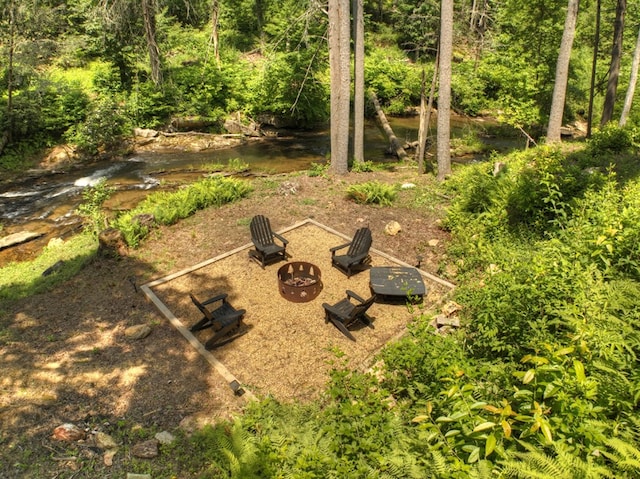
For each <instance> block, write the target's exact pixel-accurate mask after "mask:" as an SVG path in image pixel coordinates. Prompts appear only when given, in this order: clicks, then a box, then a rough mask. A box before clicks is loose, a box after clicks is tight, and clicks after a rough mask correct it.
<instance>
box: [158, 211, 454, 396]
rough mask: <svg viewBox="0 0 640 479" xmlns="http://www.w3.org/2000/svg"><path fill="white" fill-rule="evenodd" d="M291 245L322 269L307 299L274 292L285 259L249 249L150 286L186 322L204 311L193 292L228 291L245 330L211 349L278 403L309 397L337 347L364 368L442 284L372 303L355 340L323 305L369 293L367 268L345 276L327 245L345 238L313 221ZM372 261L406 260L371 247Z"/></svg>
mask: <svg viewBox="0 0 640 479" xmlns="http://www.w3.org/2000/svg"><path fill="white" fill-rule="evenodd" d="M282 234H283V235H284V236H285V237H286V238H287V240H288V241H289V245H288V247H287V253H288V254H289V255H290V258H289V261H305V262H309V263H312V264H314V265H315V266H317V267H318V269H319V270H320V272H321V279H322V284H323V288H322V291H321V292H320V294H319V295H318V296H317V297H316V298H315V299H313V300H311V301H308V302H301V303H297V302H292V301H289V300H287V299H285V298H283V297H282V295H281V294H280V293H279V288H278V278H277V272H278V270H279V268H280V267H282V266H283V265H284V264H285V263H283V262H279V263H275V264H271V265H268V266H266V267H265V268H264V269H263V268H261V266H260V264H258V263H257V262H256V261H254V260H251V259H250V257H249V254H248V251H249V250H250V247H249V246H247V247H245V248H242V249H241V250H240V251H236V252H235V253H234V254H231V255H229V256H224V255H222V257H221V258H220V259H219V260H217V261H213V262H211V263H207V262H205V264H204V266H201V267H197V268H195V269H193V270H191V268H189V269H187V270H185V272H184V274H182V275H179V276H176V274H174V275H172V276H170V277H169V278H167V280H166V281H165V280H157V281H155V282H154V283H155V286H153V287H152V288H150V290H151V291H152V294H155V295H156V296H157V297H158V298H159V299H160V300H161V301H162V303H163V304H164V305H165V306H166V307H167V308H168V310H169V311H170V312H171V313H172V314H173V315H174V316H175V317H176V318H177V319H178V320H179V321H180V322H181V323H182V324H183V325H184V326H186V327H189V326H191V325H193V324H195V323H196V322H197V321H199V320H200V318H201V317H202V316H201V314H200V312H199V311H198V310H197V309H196V307H195V306H194V305H193V304H192V303H191V301H190V298H189V296H188V294H189V293H190V292H191V293H193V294H194V295H195V296H196V297H198V298H200V299H206V298H209V297H213V296H215V295H217V294H219V293H227V294H228V295H229V296H228V300H229V301H230V303H231V304H232V305H233V306H234V307H236V308H238V309H239V308H242V309H246V311H247V313H246V314H245V319H244V323H245V327H246V328H247V329H248V332H247V333H246V334H244V335H242V336H240V337H238V338H236V339H235V340H234V341H232V342H230V343H228V344H225V345H223V346H221V347H218V348H215V349H214V350H213V355H214V356H215V358H216V359H217V360H218V361H220V362H221V363H222V364H223V365H224V367H225V368H226V369H227V370H228V371H229V372H230V373H231V374H232V375H233V376H235V377H236V378H237V380H238V381H239V382H240V383H241V384H243V385H245V386H246V387H248V389H249V390H251V391H253V392H255V393H256V394H258V395H260V396H266V395H270V396H273V397H275V398H276V399H278V400H280V401H300V400H308V399H311V398H314V397H316V396H317V394H318V393H319V392H320V391H321V390H322V387H323V385H324V384H325V383H326V381H327V379H328V377H329V376H328V375H329V371H330V370H331V367H332V364H334V363H337V362H338V361H337V356H336V353H335V351H337V350H340V351H341V352H342V353H344V357H343V358H342V359H341V360H340V361H339V362H340V363H341V364H344V365H345V366H348V367H350V368H363V367H367V366H368V365H369V363H370V359H371V357H372V356H373V355H374V354H375V353H376V352H377V351H378V350H379V349H380V348H381V347H382V346H383V345H384V344H385V343H387V342H388V341H389V340H390V339H392V338H394V337H397V336H399V335H400V334H402V333H403V332H404V331H405V329H406V326H407V324H408V323H409V322H410V321H411V320H412V318H413V317H414V316H415V315H417V314H420V312H421V311H422V310H423V309H432V308H434V307H435V305H436V304H437V303H438V302H440V301H441V299H442V296H443V294H444V293H446V291H447V289H448V288H447V287H446V286H443V285H442V284H439V283H437V282H435V281H433V280H431V279H430V278H428V277H425V279H424V281H425V284H426V286H427V291H428V294H427V295H426V297H425V298H424V301H423V304H422V305H420V306H419V307H415V308H408V307H407V305H406V304H402V303H400V304H397V303H396V304H385V303H381V302H376V303H375V304H374V305H373V306H372V307H371V308H370V310H369V314H370V316H372V317H374V320H375V321H374V328H373V329H371V328H366V327H365V328H362V329H360V330H358V331H356V332H354V335H355V336H356V341H355V342H354V341H351V340H349V339H348V338H347V337H345V336H344V335H343V334H342V333H341V332H340V331H338V329H337V328H335V327H334V326H333V325H332V324H331V323H328V324H325V321H324V309H323V307H322V304H323V303H324V302H327V303H329V304H334V303H336V302H338V301H340V300H341V299H343V298H344V297H345V291H346V290H348V289H349V290H352V291H354V292H356V293H357V294H359V295H360V296H361V297H363V298H368V297H369V296H370V295H371V293H370V291H369V273H368V272H367V271H363V272H360V273H358V274H355V275H352V276H351V277H347V276H346V275H345V274H343V273H342V272H340V271H339V270H337V269H336V268H334V267H332V266H331V254H330V252H329V249H330V248H331V247H333V246H337V245H340V244H344V243H345V240H348V239H346V237H345V236H344V235H340V234H337V232H334V231H331V230H328V229H326V228H324V227H323V226H322V225H320V224H317V223H313V222H311V223H303V224H301V225H299V226H296V227H294V228H293V229H288V230H287V231H286V232H283V233H282ZM371 256H372V263H371V266H374V267H375V266H398V265H404V266H407V265H406V264H404V263H403V262H401V261H400V260H395V261H394V260H393V259H392V258H391V257H389V256H388V255H385V254H380V253H377V252H375V251H372V255H371ZM211 334H212V332H211V330H210V329H209V330H204V331H202V332H197V333H196V336H197V337H198V339H199V340H200V341H201V342H203V343H204V342H206V340H207V339H208V338H209V337H211Z"/></svg>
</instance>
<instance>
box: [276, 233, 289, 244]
mask: <svg viewBox="0 0 640 479" xmlns="http://www.w3.org/2000/svg"><path fill="white" fill-rule="evenodd" d="M273 236H275V237H276V238H278V239H279V240H280V241H282V243H283V244H284V245H285V246H286V245H288V244H289V242H288V241H287V239H286V238H285V237H284V236H282V235H279V234H278V233H273Z"/></svg>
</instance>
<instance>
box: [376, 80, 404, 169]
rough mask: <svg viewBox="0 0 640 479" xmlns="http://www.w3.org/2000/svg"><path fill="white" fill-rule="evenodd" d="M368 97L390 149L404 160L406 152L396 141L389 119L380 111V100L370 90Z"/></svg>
mask: <svg viewBox="0 0 640 479" xmlns="http://www.w3.org/2000/svg"><path fill="white" fill-rule="evenodd" d="M369 97H370V98H371V102H372V103H373V106H374V107H375V108H376V113H377V114H378V120H380V124H381V125H382V129H383V130H384V132H385V133H386V134H387V137H388V138H389V144H390V147H391V151H393V152H394V153H395V154H396V155H397V156H398V158H399V159H401V160H405V159H406V158H407V152H406V151H404V148H403V147H402V145H401V144H400V142H399V141H398V138H397V137H396V135H395V134H394V133H393V129H392V128H391V125H390V124H389V121H387V117H386V116H385V114H384V111H382V108H380V102H379V101H378V97H377V95H376V94H375V93H374V92H370V93H369Z"/></svg>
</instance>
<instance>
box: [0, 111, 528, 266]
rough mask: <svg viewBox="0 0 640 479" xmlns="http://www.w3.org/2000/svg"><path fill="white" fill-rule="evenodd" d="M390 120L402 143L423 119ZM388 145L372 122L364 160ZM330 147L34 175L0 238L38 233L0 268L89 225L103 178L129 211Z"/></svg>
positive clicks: (16, 196) (305, 138)
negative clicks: (203, 182) (238, 171)
mask: <svg viewBox="0 0 640 479" xmlns="http://www.w3.org/2000/svg"><path fill="white" fill-rule="evenodd" d="M391 125H392V127H393V129H394V133H395V134H396V136H397V137H398V139H399V140H400V141H401V142H402V141H406V142H413V141H416V139H417V136H418V133H417V128H418V119H417V117H410V118H392V119H391ZM478 128H480V129H482V128H485V125H479V124H478V122H477V120H476V121H472V120H466V119H459V120H457V121H455V122H453V123H452V137H456V136H458V137H460V136H463V135H465V134H466V133H468V132H469V131H470V130H471V129H478ZM483 141H485V140H484V139H483ZM486 141H487V142H491V146H490V148H491V149H492V150H496V151H505V150H506V149H513V148H521V147H523V146H524V142H523V141H521V140H519V139H517V140H514V139H513V138H510V139H500V138H486ZM388 146H389V145H388V140H387V138H386V137H385V135H384V134H383V133H382V132H381V130H380V129H379V128H378V127H377V125H376V123H375V122H373V121H371V122H367V123H366V127H365V158H366V159H367V160H370V161H372V162H374V163H384V162H394V161H396V159H395V158H394V157H391V156H390V155H389V154H388V153H387V150H388ZM329 150H330V138H329V131H328V130H319V131H314V132H305V133H296V134H295V135H292V136H287V137H282V138H279V137H276V138H266V139H260V140H256V141H247V142H246V143H244V144H242V145H240V146H235V147H232V148H226V149H219V150H206V151H201V152H182V151H172V152H159V151H155V152H143V153H137V154H135V155H132V156H130V157H128V158H126V159H123V160H118V161H113V160H111V161H103V162H97V163H93V164H91V165H89V166H85V167H80V168H74V169H69V170H68V171H65V170H61V171H53V172H47V173H46V174H38V175H30V176H27V177H26V178H24V179H22V180H19V181H14V182H11V183H8V184H4V185H0V238H6V237H8V236H9V235H13V234H17V233H23V232H25V231H28V232H31V233H33V234H34V236H35V235H38V236H37V238H35V239H32V240H30V241H28V242H25V243H22V244H18V245H13V246H11V247H6V248H2V246H1V245H0V267H1V266H3V265H6V264H7V263H9V262H11V261H24V260H28V259H32V258H33V257H34V256H35V255H37V254H38V253H39V251H40V250H41V249H42V248H43V247H44V246H46V244H47V243H48V242H49V241H50V240H51V239H52V238H56V237H60V238H65V237H67V236H69V235H71V234H74V233H75V232H77V231H78V230H79V229H80V228H81V223H82V222H81V218H80V217H79V216H78V215H77V214H76V208H77V206H78V205H79V204H80V203H82V201H83V196H82V192H83V191H84V190H85V188H87V187H90V186H94V185H95V184H97V183H98V182H99V181H100V180H101V179H105V180H106V181H107V185H108V186H110V187H113V188H114V189H115V193H114V194H113V195H112V197H111V198H110V199H109V200H108V204H107V205H106V206H107V207H108V208H111V209H112V210H122V209H129V208H132V207H134V206H135V205H136V204H137V203H138V202H139V201H140V200H141V199H143V198H144V197H145V195H147V194H149V192H153V191H159V190H162V189H163V188H165V189H166V188H168V187H175V185H176V184H184V183H189V182H193V181H196V180H197V179H199V178H201V177H202V174H203V170H204V171H206V169H207V165H211V164H226V163H227V162H228V161H229V160H231V159H235V158H238V159H240V160H241V161H242V162H243V163H247V164H248V165H249V168H250V171H251V173H252V174H277V173H288V172H293V171H301V170H305V169H308V168H309V167H310V166H311V165H312V163H323V162H326V161H327V158H328V154H329ZM409 153H410V154H411V153H412V152H409ZM471 159H474V158H471ZM467 160H469V159H467Z"/></svg>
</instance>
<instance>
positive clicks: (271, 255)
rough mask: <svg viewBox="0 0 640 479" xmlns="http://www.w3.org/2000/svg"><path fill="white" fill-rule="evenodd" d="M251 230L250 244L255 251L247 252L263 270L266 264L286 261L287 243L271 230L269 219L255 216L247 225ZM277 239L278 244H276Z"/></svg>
mask: <svg viewBox="0 0 640 479" xmlns="http://www.w3.org/2000/svg"><path fill="white" fill-rule="evenodd" d="M249 229H250V230H251V242H252V243H253V246H255V249H253V250H251V251H249V255H250V256H251V257H252V258H254V259H256V260H257V261H259V262H260V265H261V266H262V267H263V268H264V267H265V266H266V265H267V264H268V263H272V262H274V261H280V260H286V259H287V245H288V244H289V242H288V241H287V240H286V239H285V238H284V237H283V236H281V235H279V234H278V233H275V232H274V231H272V230H271V224H270V222H269V218H267V217H266V216H263V215H256V216H254V217H253V218H252V219H251V224H250V225H249ZM276 239H278V240H279V241H280V244H278V243H276V242H275V240H276Z"/></svg>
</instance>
